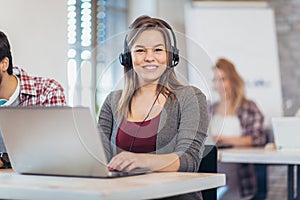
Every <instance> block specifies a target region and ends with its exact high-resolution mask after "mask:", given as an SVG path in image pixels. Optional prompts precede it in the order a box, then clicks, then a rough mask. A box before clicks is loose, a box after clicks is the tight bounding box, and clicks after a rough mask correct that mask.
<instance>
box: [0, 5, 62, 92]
mask: <svg viewBox="0 0 300 200" xmlns="http://www.w3.org/2000/svg"><path fill="white" fill-rule="evenodd" d="M0 5H1V12H0V30H1V31H3V32H5V33H6V35H7V36H8V38H9V40H10V43H11V47H12V54H13V62H14V65H15V66H20V67H22V68H24V69H25V70H26V71H27V72H28V74H30V75H36V76H45V77H50V78H54V79H56V80H57V81H59V82H60V83H61V84H62V85H63V87H64V88H65V92H66V89H67V87H66V86H67V73H66V72H67V68H66V66H67V48H68V46H67V1H64V0H0Z"/></svg>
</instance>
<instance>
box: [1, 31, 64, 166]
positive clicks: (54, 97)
mask: <svg viewBox="0 0 300 200" xmlns="http://www.w3.org/2000/svg"><path fill="white" fill-rule="evenodd" d="M65 104H66V98H65V95H64V89H63V87H62V86H61V85H60V84H59V83H58V82H57V81H55V80H53V79H48V78H43V77H33V76H29V75H28V74H27V73H26V72H25V71H24V70H23V69H22V68H20V67H13V60H12V54H11V47H10V44H9V41H8V38H7V36H6V35H5V34H4V32H2V31H0V107H1V106H63V105H65ZM16 124H18V122H16ZM4 155H5V157H7V154H6V147H5V144H4V141H3V138H2V134H1V130H0V168H2V167H3V168H8V167H10V163H9V161H7V159H4V160H2V157H1V156H4ZM3 161H5V163H3Z"/></svg>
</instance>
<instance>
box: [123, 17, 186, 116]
mask: <svg viewBox="0 0 300 200" xmlns="http://www.w3.org/2000/svg"><path fill="white" fill-rule="evenodd" d="M165 24H166V22H165V21H163V20H161V19H158V18H152V17H149V16H140V17H138V18H137V19H136V20H135V21H134V22H133V23H132V24H131V25H130V28H129V32H128V33H127V36H126V38H125V42H124V44H125V45H124V46H125V47H124V48H125V52H126V51H128V52H130V49H131V48H132V46H133V45H134V43H135V41H136V40H137V38H138V36H139V35H140V34H141V33H142V32H144V31H146V30H157V31H159V32H161V33H162V35H163V38H164V41H165V46H166V50H167V64H168V66H171V65H172V59H171V58H172V54H173V49H172V41H171V37H170V30H169V29H168V28H167V27H166V26H165ZM129 55H130V54H129ZM130 60H131V59H130ZM180 86H182V83H180V81H179V80H178V79H177V76H176V74H175V71H174V68H167V69H166V71H165V72H164V73H163V74H162V76H161V77H160V79H159V83H158V86H157V88H156V94H157V95H159V93H160V94H163V95H164V96H165V97H166V98H168V97H169V96H171V95H172V94H174V90H175V89H176V88H178V87H180ZM138 89H139V85H138V78H137V74H136V72H135V71H134V70H133V68H132V67H129V68H128V67H126V66H125V67H124V88H123V92H122V95H121V98H120V101H119V105H118V108H117V114H118V116H124V117H128V116H130V115H131V102H132V98H133V97H134V95H135V94H136V91H137V90H138ZM171 97H172V96H171Z"/></svg>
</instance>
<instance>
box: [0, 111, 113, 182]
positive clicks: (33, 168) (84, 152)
mask: <svg viewBox="0 0 300 200" xmlns="http://www.w3.org/2000/svg"><path fill="white" fill-rule="evenodd" d="M0 128H1V131H2V135H3V138H4V142H5V145H6V148H7V152H8V154H9V156H10V160H11V163H12V166H13V169H14V170H15V171H16V172H18V173H30V174H49V175H70V176H100V177H106V176H108V174H109V172H108V169H107V161H106V157H105V152H104V150H103V146H102V143H101V139H100V136H99V133H98V131H97V127H96V123H95V119H93V117H92V115H91V113H90V110H89V108H83V107H76V108H71V107H13V108H12V107H5V108H3V107H2V108H1V110H0Z"/></svg>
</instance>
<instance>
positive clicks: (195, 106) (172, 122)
mask: <svg viewBox="0 0 300 200" xmlns="http://www.w3.org/2000/svg"><path fill="white" fill-rule="evenodd" d="M121 93H122V91H121V90H118V91H114V92H111V93H110V94H109V95H108V96H107V98H106V100H105V102H104V104H103V106H102V108H101V111H100V115H99V120H98V128H99V131H100V135H101V137H102V139H103V143H104V144H103V146H104V148H105V151H106V156H107V159H108V160H110V159H111V158H112V157H113V156H114V155H115V154H116V153H117V147H116V136H117V132H118V128H119V126H120V124H121V122H122V117H118V116H117V115H116V112H117V110H116V109H117V105H118V101H119V99H120V97H121ZM207 128H208V115H207V103H206V97H205V95H204V94H203V93H202V92H201V91H200V90H199V89H198V88H196V87H193V86H183V87H180V88H178V89H176V90H175V100H174V101H173V102H172V101H171V98H169V99H168V100H167V102H166V103H165V105H164V107H163V110H162V112H161V116H160V121H159V125H158V132H157V140H156V152H155V153H156V154H168V153H176V154H177V155H178V156H179V159H180V168H179V171H184V172H197V171H198V169H199V165H200V162H201V159H202V154H203V151H204V141H205V138H206V136H207Z"/></svg>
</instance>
